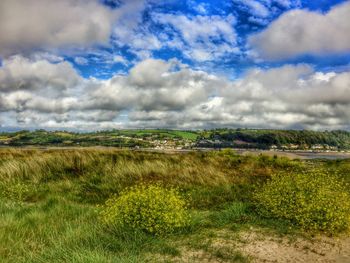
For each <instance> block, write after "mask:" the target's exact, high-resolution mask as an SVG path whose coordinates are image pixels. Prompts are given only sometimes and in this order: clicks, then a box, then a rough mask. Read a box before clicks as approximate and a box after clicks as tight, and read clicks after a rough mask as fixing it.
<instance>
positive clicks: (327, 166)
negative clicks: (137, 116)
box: [0, 148, 350, 262]
mask: <svg viewBox="0 0 350 263" xmlns="http://www.w3.org/2000/svg"><path fill="white" fill-rule="evenodd" d="M315 167H317V168H318V169H324V170H327V171H330V172H331V173H334V174H337V175H339V176H341V177H343V178H344V179H345V180H348V181H349V180H350V174H349V171H350V162H349V161H347V160H343V161H328V162H325V161H301V160H290V159H287V158H281V157H267V156H239V155H236V154H235V153H234V152H232V151H219V152H208V153H201V152H191V153H183V154H164V153H151V152H132V151H117V150H113V149H94V148H84V149H64V150H63V149H55V150H54V149H51V150H50V149H48V150H35V149H11V148H8V149H0V182H1V183H0V229H1V231H0V244H1V245H0V262H249V261H251V260H253V259H254V255H251V254H249V253H245V252H246V251H245V250H244V249H242V246H240V245H239V244H238V243H235V242H236V241H237V240H240V239H242V236H240V233H242V232H243V233H245V232H246V231H250V232H252V231H253V232H254V233H255V232H259V233H263V235H277V236H283V237H285V236H286V237H288V238H295V237H299V236H302V237H305V236H306V237H308V236H310V235H311V236H312V235H314V233H308V232H305V231H301V230H299V228H297V227H296V226H294V225H293V224H290V223H289V222H287V221H285V220H278V219H271V218H267V217H262V216H260V215H259V214H258V213H257V212H256V208H255V206H254V203H253V199H252V195H253V192H254V191H256V190H257V189H259V188H260V187H261V185H263V184H264V183H265V182H266V180H268V179H269V178H270V177H271V176H273V175H274V174H277V173H280V172H286V171H288V172H304V173H305V172H306V173H307V171H309V170H312V169H314V168H315ZM140 182H142V183H145V184H150V183H159V184H161V185H163V186H164V187H178V188H179V189H180V191H181V193H182V194H183V196H186V198H188V201H189V205H190V208H189V213H190V214H191V218H192V221H191V222H192V223H191V225H190V226H189V227H187V228H185V229H182V230H180V231H177V232H175V233H173V234H170V235H167V236H162V237H155V236H152V235H150V234H147V233H144V232H142V231H133V230H129V229H117V230H116V229H109V228H106V227H104V226H103V225H102V224H101V222H100V220H99V211H100V210H101V205H102V204H104V202H105V201H106V199H107V198H109V197H110V196H111V195H113V194H115V195H118V194H120V192H121V191H123V190H124V189H125V188H126V187H130V186H133V185H135V184H138V183H140ZM219 243H220V244H222V245H218V244H219ZM228 244H229V245H228Z"/></svg>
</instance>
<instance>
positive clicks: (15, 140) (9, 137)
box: [0, 129, 350, 150]
mask: <svg viewBox="0 0 350 263" xmlns="http://www.w3.org/2000/svg"><path fill="white" fill-rule="evenodd" d="M0 145H3V146H6V145H7V146H29V145H37V146H114V147H131V148H133V147H139V148H155V147H158V148H193V147H205V148H225V147H233V148H258V149H271V148H272V149H288V150H297V149H299V150H307V149H308V150H347V149H350V132H347V131H310V130H268V129H213V130H200V131H191V130H188V131H183V130H170V129H135V130H109V131H97V132H86V133H76V132H68V131H45V130H36V131H18V132H2V133H0Z"/></svg>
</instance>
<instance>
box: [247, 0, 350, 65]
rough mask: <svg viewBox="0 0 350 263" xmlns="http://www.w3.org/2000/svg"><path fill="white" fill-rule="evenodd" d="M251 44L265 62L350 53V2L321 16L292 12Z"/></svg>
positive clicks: (306, 12)
mask: <svg viewBox="0 0 350 263" xmlns="http://www.w3.org/2000/svg"><path fill="white" fill-rule="evenodd" d="M248 43H249V44H250V45H251V46H252V47H253V48H254V49H256V51H257V52H258V53H259V54H260V56H261V57H263V58H265V59H272V60H278V59H286V58H292V57H295V56H300V55H303V54H314V55H327V54H329V53H341V52H350V2H349V1H347V2H345V3H343V4H340V5H337V6H335V7H333V8H332V9H331V10H330V11H329V12H328V13H325V14H322V13H319V12H313V11H308V10H291V11H288V12H286V13H284V14H283V15H281V16H280V17H279V18H278V19H277V20H276V21H274V22H272V23H271V24H270V25H269V26H268V27H267V29H265V30H263V31H262V32H260V33H258V34H256V35H253V36H251V37H250V38H249V39H248Z"/></svg>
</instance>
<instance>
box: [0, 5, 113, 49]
mask: <svg viewBox="0 0 350 263" xmlns="http://www.w3.org/2000/svg"><path fill="white" fill-rule="evenodd" d="M115 19H116V13H115V12H113V11H112V10H111V9H109V8H107V7H106V6H104V5H102V4H101V3H100V2H99V1H98V0H60V1H55V0H1V1H0V55H2V56H7V55H11V54H15V53H18V52H28V51H32V50H37V49H47V48H49V49H50V48H51V49H54V48H60V47H66V46H79V47H84V46H85V47H86V46H91V45H93V44H96V43H104V44H106V43H107V42H108V40H109V36H110V34H111V31H112V23H113V21H114V20H115Z"/></svg>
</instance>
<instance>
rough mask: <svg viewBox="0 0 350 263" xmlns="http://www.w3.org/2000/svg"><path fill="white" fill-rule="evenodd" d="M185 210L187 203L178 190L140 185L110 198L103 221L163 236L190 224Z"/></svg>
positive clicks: (102, 215) (103, 212) (103, 214)
mask: <svg viewBox="0 0 350 263" xmlns="http://www.w3.org/2000/svg"><path fill="white" fill-rule="evenodd" d="M186 207H187V203H186V201H185V200H184V199H183V198H182V197H181V196H180V194H179V192H178V191H177V190H176V189H173V188H171V189H165V188H162V187H161V186H159V185H149V186H146V185H143V184H141V185H138V186H134V187H132V188H129V189H126V190H125V191H123V192H122V193H121V195H120V196H118V197H112V198H110V199H108V200H107V201H106V204H105V207H104V209H103V211H102V213H101V218H102V220H103V221H104V223H106V224H107V225H110V226H111V225H117V226H127V227H131V228H133V229H140V230H143V231H146V232H148V233H151V234H155V235H162V234H165V233H171V232H173V231H174V230H176V229H178V228H181V227H184V226H186V225H188V223H189V217H188V214H187V211H186Z"/></svg>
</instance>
